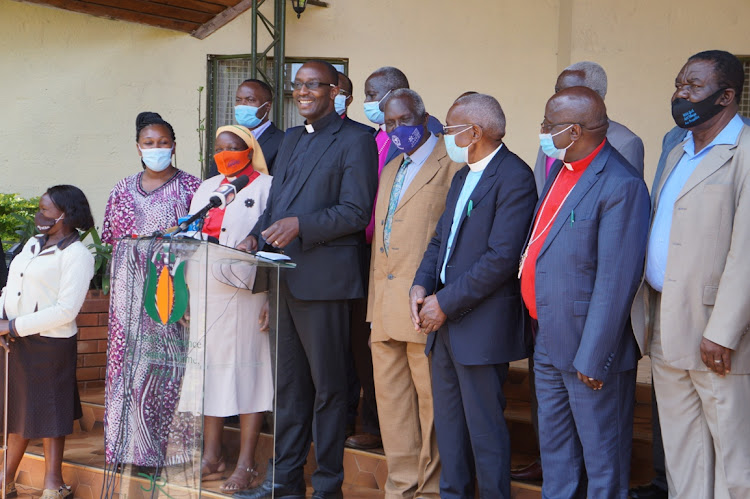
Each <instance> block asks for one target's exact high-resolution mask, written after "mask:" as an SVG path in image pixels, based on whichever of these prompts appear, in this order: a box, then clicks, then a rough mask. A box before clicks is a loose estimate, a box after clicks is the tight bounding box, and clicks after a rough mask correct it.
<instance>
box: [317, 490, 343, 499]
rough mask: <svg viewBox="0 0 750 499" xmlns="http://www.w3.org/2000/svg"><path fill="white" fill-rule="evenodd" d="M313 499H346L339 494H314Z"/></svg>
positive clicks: (339, 492)
mask: <svg viewBox="0 0 750 499" xmlns="http://www.w3.org/2000/svg"><path fill="white" fill-rule="evenodd" d="M312 499H344V494H343V492H341V491H340V490H339V491H338V492H317V491H316V492H313V495H312Z"/></svg>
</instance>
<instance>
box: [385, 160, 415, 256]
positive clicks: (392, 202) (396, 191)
mask: <svg viewBox="0 0 750 499" xmlns="http://www.w3.org/2000/svg"><path fill="white" fill-rule="evenodd" d="M410 163H411V159H410V158H404V161H403V163H401V166H399V167H398V171H397V172H396V178H395V179H394V180H393V187H391V198H390V199H389V200H388V214H387V215H386V217H385V229H383V246H384V247H385V254H386V255H387V254H388V249H389V247H390V245H391V226H392V225H393V214H394V213H396V207H397V206H398V200H399V198H400V197H401V188H402V187H403V186H404V178H406V169H407V168H408V167H409V164H410Z"/></svg>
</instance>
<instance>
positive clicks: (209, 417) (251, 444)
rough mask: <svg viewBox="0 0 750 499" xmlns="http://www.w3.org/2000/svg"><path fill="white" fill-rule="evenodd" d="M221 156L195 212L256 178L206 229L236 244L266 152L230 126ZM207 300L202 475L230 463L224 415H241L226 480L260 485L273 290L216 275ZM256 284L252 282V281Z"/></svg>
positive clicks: (208, 476) (262, 202) (264, 176)
mask: <svg viewBox="0 0 750 499" xmlns="http://www.w3.org/2000/svg"><path fill="white" fill-rule="evenodd" d="M214 159H215V161H216V166H217V169H218V170H219V175H217V176H215V177H212V178H209V179H208V180H206V181H205V182H203V183H202V184H201V186H200V187H199V188H198V190H197V191H196V193H195V195H194V196H193V201H192V203H191V205H190V212H191V213H195V212H197V211H198V210H200V209H201V208H202V207H203V206H205V205H206V204H208V201H209V198H210V197H211V195H212V194H213V192H214V191H215V190H216V189H217V188H218V187H219V186H220V185H222V184H224V183H227V182H231V181H232V180H234V179H235V178H237V177H239V176H241V175H247V176H248V178H249V179H250V182H249V184H248V185H247V186H246V187H245V188H243V189H242V190H241V191H239V192H238V193H237V195H236V197H235V199H234V201H233V202H232V203H231V204H228V205H226V207H225V208H214V209H212V210H210V211H209V212H208V215H207V217H206V219H205V222H204V224H203V228H202V232H203V233H204V234H206V235H208V236H212V237H215V238H216V239H218V240H219V243H220V244H222V245H224V246H228V247H231V248H234V247H235V246H236V245H237V244H238V243H239V242H240V241H242V240H243V239H244V238H245V237H246V236H247V234H248V233H249V232H250V231H251V230H252V228H253V226H254V225H255V223H256V222H257V221H258V218H260V215H261V214H262V213H263V210H264V209H265V207H266V200H267V199H268V194H269V192H270V190H271V177H270V176H269V175H268V168H267V167H266V162H265V159H264V157H263V152H262V151H261V149H260V146H259V145H258V142H257V141H256V140H255V137H253V135H252V133H251V132H250V130H248V129H247V128H245V127H243V126H238V125H230V126H224V127H221V128H219V129H218V130H217V131H216V142H215V145H214ZM208 277H209V283H208V285H207V292H206V299H207V300H210V301H211V302H212V303H210V304H209V303H207V304H206V315H207V317H206V322H205V324H206V343H205V344H206V370H205V385H204V390H203V393H204V398H203V415H204V431H203V438H204V443H203V462H202V465H201V473H202V477H203V480H216V479H219V478H223V476H224V471H226V463H225V461H224V457H223V455H222V448H221V436H222V431H223V426H224V417H226V416H233V415H236V414H239V415H240V454H239V458H238V460H237V466H236V468H235V470H234V472H233V473H232V475H231V476H230V477H229V478H228V479H227V481H226V482H225V483H224V484H223V485H222V486H221V490H222V492H225V493H230V494H232V493H234V492H237V491H239V490H244V489H247V488H250V487H251V486H253V485H255V481H256V479H257V478H258V472H257V471H256V463H255V457H254V455H255V447H256V444H257V442H258V437H259V434H260V428H261V424H262V422H263V412H266V411H270V410H272V408H273V378H272V375H271V355H270V349H269V339H268V333H267V332H266V331H261V326H260V324H259V322H258V318H259V316H260V312H261V309H262V308H263V306H264V305H265V304H266V302H267V294H265V293H264V294H253V293H252V291H251V290H250V289H242V288H238V287H233V286H231V285H229V284H228V283H225V282H220V280H218V279H213V278H212V277H211V275H209V276H208ZM248 287H250V288H251V287H252V286H248Z"/></svg>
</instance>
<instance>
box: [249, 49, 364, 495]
mask: <svg viewBox="0 0 750 499" xmlns="http://www.w3.org/2000/svg"><path fill="white" fill-rule="evenodd" d="M292 85H293V87H294V92H293V94H292V95H293V98H294V101H295V103H296V104H297V107H298V108H299V112H300V114H301V115H302V116H303V117H304V118H305V125H304V126H299V127H294V128H290V129H289V130H288V131H287V133H286V135H285V137H284V141H283V142H282V144H281V146H280V147H279V154H278V157H277V161H276V168H275V170H276V171H275V172H274V173H275V174H274V180H273V184H272V187H271V193H270V196H269V199H268V204H267V207H266V210H265V212H264V213H263V215H262V216H261V218H260V220H259V221H258V223H257V225H256V226H255V228H254V229H253V230H252V232H251V233H250V235H249V236H248V237H247V238H246V239H245V240H244V241H243V242H242V243H241V245H240V247H241V248H243V249H246V250H250V251H252V250H255V249H262V250H277V251H278V250H281V249H283V250H284V253H285V254H286V255H288V256H289V257H291V258H292V260H293V261H294V262H296V264H297V268H296V269H294V270H289V271H286V272H284V273H283V274H282V276H281V277H280V279H279V282H278V296H279V300H278V304H277V312H278V324H271V326H272V329H273V330H276V331H277V334H278V353H277V355H278V357H277V372H278V374H277V391H276V401H277V410H276V428H275V435H276V448H275V460H274V465H275V467H274V468H273V469H272V468H270V467H269V470H268V474H267V476H266V481H265V482H264V483H263V484H262V485H261V486H259V487H256V488H255V489H251V490H248V491H244V492H239V493H237V494H235V496H237V497H240V498H245V499H260V498H267V497H271V496H272V495H274V497H276V498H299V499H302V498H304V497H305V481H304V475H303V467H304V464H305V461H306V459H307V454H308V452H309V451H310V442H311V441H312V439H313V435H314V437H315V457H316V461H317V469H316V470H315V471H314V472H313V476H312V485H313V488H314V494H313V497H314V498H319V499H323V498H326V499H327V498H341V497H343V496H342V493H341V484H342V482H343V478H344V470H343V452H344V431H345V426H346V399H347V382H346V379H347V378H346V361H345V359H346V357H347V355H349V301H350V300H352V299H355V298H359V297H361V296H363V295H364V289H363V283H362V273H361V270H360V265H359V251H358V245H359V237H361V234H360V233H361V231H362V230H363V229H364V228H365V227H366V226H367V223H368V221H369V219H370V214H371V213H372V203H373V198H374V196H375V189H376V184H377V169H376V168H377V167H376V162H377V159H376V158H377V153H376V150H375V143H374V140H373V138H372V135H370V134H368V133H367V132H365V131H362V130H360V129H359V128H358V127H356V126H353V125H350V124H348V123H347V122H346V121H345V120H342V119H341V117H340V116H339V115H338V114H337V113H336V111H335V109H334V99H335V97H336V95H338V93H339V92H338V91H339V88H338V73H337V71H336V69H335V68H334V67H333V66H332V65H330V64H329V63H327V62H324V61H310V62H307V63H305V64H304V65H303V66H302V67H301V68H300V69H299V70H298V71H297V74H296V76H295V79H294V81H293V83H292ZM271 294H272V295H273V294H274V293H271ZM273 315H274V314H272V316H273Z"/></svg>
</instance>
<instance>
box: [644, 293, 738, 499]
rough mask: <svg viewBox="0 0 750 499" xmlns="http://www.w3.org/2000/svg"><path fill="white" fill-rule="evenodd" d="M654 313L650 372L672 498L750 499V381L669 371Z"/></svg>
mask: <svg viewBox="0 0 750 499" xmlns="http://www.w3.org/2000/svg"><path fill="white" fill-rule="evenodd" d="M655 310H656V317H655V320H654V335H653V339H652V343H651V369H652V371H653V383H654V389H655V391H656V399H657V402H658V406H659V419H660V421H661V432H662V438H663V440H664V454H665V461H666V468H667V483H668V484H669V497H670V498H671V499H673V498H678V499H683V498H684V499H708V498H714V499H727V498H732V499H745V498H750V375H744V374H730V375H727V376H725V377H723V378H722V377H721V376H718V375H717V374H715V373H713V372H710V371H688V370H684V369H677V368H674V367H672V366H670V365H668V364H667V363H666V362H665V361H664V360H663V358H662V355H661V353H662V347H661V331H660V325H659V306H658V301H657V306H656V308H655ZM672 334H675V332H672Z"/></svg>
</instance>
